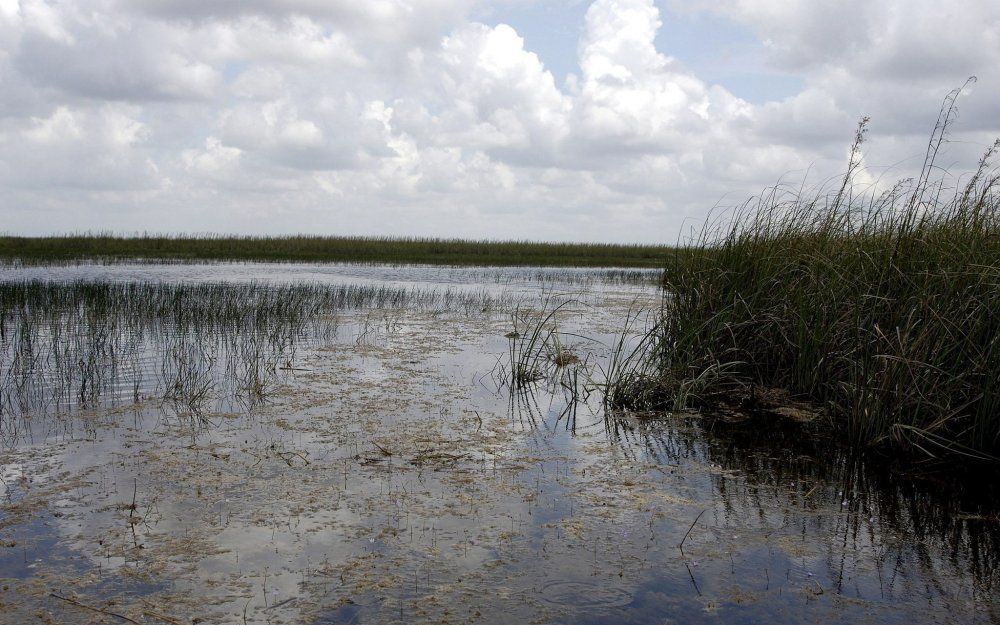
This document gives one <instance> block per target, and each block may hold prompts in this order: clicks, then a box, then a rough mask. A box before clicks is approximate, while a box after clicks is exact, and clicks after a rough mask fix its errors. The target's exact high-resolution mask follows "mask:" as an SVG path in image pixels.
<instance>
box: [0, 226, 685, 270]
mask: <svg viewBox="0 0 1000 625" xmlns="http://www.w3.org/2000/svg"><path fill="white" fill-rule="evenodd" d="M669 256H670V248H669V247H666V246H659V245H613V244H601V243H534V242H528V241H488V240H481V241H472V240H459V239H420V238H388V237H378V238H365V237H321V236H305V235H301V236H288V237H265V236H184V235H177V236H169V235H167V236H161V235H142V236H132V237H128V236H116V235H111V234H76V235H64V236H48V237H19V236H0V259H5V260H7V261H15V260H17V261H21V262H29V263H32V262H33V263H39V262H65V261H74V260H97V259H99V260H116V259H117V260H120V259H132V258H144V259H159V260H181V261H198V260H220V261H289V262H361V263H399V264H403V263H406V264H409V263H417V264H442V265H480V266H486V265H503V266H517V265H521V266H558V267H569V266H573V267H662V266H663V265H664V263H665V262H666V260H667V258H668V257H669Z"/></svg>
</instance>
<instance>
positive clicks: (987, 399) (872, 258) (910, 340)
mask: <svg viewBox="0 0 1000 625" xmlns="http://www.w3.org/2000/svg"><path fill="white" fill-rule="evenodd" d="M957 96H958V90H956V91H955V92H953V93H951V94H950V95H949V96H948V98H947V99H946V100H945V103H944V106H943V107H942V110H941V113H940V116H939V119H938V122H937V124H936V126H935V129H934V132H933V134H932V138H931V141H930V143H929V145H928V148H927V154H926V158H925V161H924V165H923V169H922V171H921V173H920V175H919V177H918V178H917V179H916V180H907V181H902V182H900V183H898V184H896V185H895V186H893V187H891V188H889V189H888V190H885V191H877V190H876V189H872V188H861V187H859V185H857V184H856V182H855V174H856V172H857V171H858V169H859V167H860V163H861V159H860V155H861V152H860V147H861V145H862V142H863V140H864V136H865V131H866V129H867V123H868V120H867V119H864V120H862V122H861V124H860V125H859V128H858V132H857V135H856V137H855V142H854V148H853V150H852V151H851V159H850V162H849V165H848V170H847V173H846V175H845V176H844V178H843V180H842V181H841V183H840V184H839V186H838V187H836V188H835V189H833V190H832V191H827V192H824V191H821V192H818V193H815V194H807V193H802V192H800V191H797V190H794V189H788V188H785V187H775V188H773V189H771V190H769V191H768V192H767V193H765V194H763V195H762V196H760V197H757V198H754V199H753V200H751V201H749V202H747V203H746V204H744V205H743V206H741V207H740V208H739V209H738V210H737V211H736V212H735V214H734V215H732V216H731V218H727V219H726V220H724V221H715V222H712V223H710V224H708V225H706V226H705V228H704V229H703V230H702V231H701V232H700V234H699V235H698V236H697V238H696V240H694V241H693V242H691V243H690V244H689V246H687V248H686V249H685V250H683V251H681V252H679V253H677V254H676V255H674V257H673V259H672V260H671V262H670V263H668V265H667V271H666V274H665V302H664V312H663V319H662V324H661V325H660V326H659V327H658V328H657V330H656V337H655V341H654V343H653V344H652V346H651V350H650V352H649V354H648V358H649V359H650V363H651V365H652V367H653V370H654V372H655V375H653V376H643V377H642V380H641V381H642V382H643V383H644V384H645V386H646V387H647V390H645V391H644V393H645V394H646V395H645V396H649V395H650V394H651V393H653V394H657V395H659V396H662V397H666V398H670V400H672V402H673V403H674V404H675V405H686V406H691V407H696V408H708V409H711V408H719V407H732V406H739V407H743V408H749V409H752V408H753V407H754V405H755V402H756V401H757V399H758V398H759V397H761V396H762V395H767V394H768V393H770V392H771V391H772V390H773V389H784V390H786V391H788V392H790V393H791V396H792V397H794V398H798V399H805V400H808V401H809V402H811V403H813V404H814V405H816V406H818V407H820V408H822V409H823V412H824V413H825V415H826V418H827V419H828V421H829V424H830V425H831V426H832V428H834V429H835V430H837V431H839V432H842V433H843V434H844V435H845V436H846V437H847V438H848V439H849V440H851V441H854V442H855V443H859V444H862V445H873V444H883V443H896V444H904V445H906V446H909V447H911V448H917V449H920V450H923V451H924V452H927V453H929V454H937V453H940V452H942V451H945V450H946V451H949V452H953V453H960V454H966V455H973V456H977V457H986V456H988V455H990V456H995V455H996V454H997V453H998V452H1000V386H998V385H997V382H996V381H997V380H998V379H1000V344H998V343H1000V314H998V311H1000V194H998V181H1000V175H998V173H997V171H996V170H995V169H993V168H992V166H991V164H990V163H991V159H992V158H993V157H994V155H995V153H996V151H997V149H998V147H1000V142H998V143H997V144H995V145H994V146H992V147H991V148H990V149H989V150H988V151H987V152H986V153H985V154H984V156H983V157H982V159H981V161H980V162H979V166H978V168H977V169H976V170H974V171H973V172H971V174H969V175H967V176H963V177H962V179H964V180H965V182H964V184H962V185H957V186H949V181H950V180H952V178H950V177H949V176H948V175H947V174H943V175H940V176H938V177H935V176H936V174H935V172H937V171H939V170H938V168H937V167H936V165H935V162H936V161H935V159H936V156H937V154H938V152H939V150H940V147H941V145H942V142H943V141H944V137H945V133H946V129H947V128H948V124H949V123H950V121H951V119H952V117H953V115H954V110H955V99H956V98H957ZM650 387H652V388H653V389H654V390H653V391H650V390H648V388H650ZM613 399H615V400H616V401H617V402H618V403H622V404H628V403H630V398H628V397H623V398H617V397H613ZM619 399H620V401H619Z"/></svg>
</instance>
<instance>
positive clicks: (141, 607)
mask: <svg viewBox="0 0 1000 625" xmlns="http://www.w3.org/2000/svg"><path fill="white" fill-rule="evenodd" d="M4 271H5V272H6V274H5V276H4V277H5V280H4V281H0V282H2V285H0V304H2V314H0V320H2V325H0V337H2V342H3V346H2V349H0V363H2V366H3V370H2V374H3V385H2V393H3V398H4V400H3V402H2V403H0V405H2V409H3V412H2V414H0V422H2V423H3V425H4V427H3V428H0V439H2V441H3V443H4V444H3V448H2V451H0V465H2V473H0V478H2V481H0V484H2V488H3V495H4V500H3V503H2V507H0V541H3V542H2V543H0V572H2V573H0V576H2V577H3V586H2V588H3V589H4V590H2V591H0V603H2V604H3V609H4V612H3V616H0V622H10V623H23V622H35V621H38V622H46V621H47V622H55V623H70V622H72V623H113V622H128V621H129V620H130V621H134V622H139V623H167V624H176V623H185V624H188V623H207V622H211V623H234V624H237V625H239V624H242V623H261V624H264V623H358V622H379V623H392V622H397V623H413V622H435V623H441V622H448V623H505V622H511V620H517V621H521V622H531V621H534V622H539V623H595V624H597V623H648V622H678V623H680V622H684V623H698V622H701V623H715V622H720V621H721V622H730V621H745V620H767V621H768V622H779V623H780V622H785V623H796V622H801V621H803V620H807V619H808V620H812V621H818V622H829V623H840V622H855V621H856V620H858V619H861V618H865V617H868V618H876V619H879V620H882V621H887V622H910V623H919V622H937V621H941V620H947V618H955V619H957V620H959V621H961V622H968V623H991V622H995V620H996V618H998V616H1000V611H998V610H1000V606H998V605H997V602H996V600H995V596H996V588H997V584H998V583H1000V569H998V566H997V565H998V563H1000V544H998V543H1000V540H998V539H1000V532H998V531H997V518H998V516H997V514H998V511H997V509H996V506H995V503H994V502H995V500H996V499H995V490H994V487H993V486H992V485H990V484H974V483H973V482H972V481H967V480H955V479H952V478H949V477H948V476H945V475H942V474H940V473H937V472H928V471H917V472H914V471H913V470H912V467H911V468H910V469H907V471H906V472H900V470H899V469H898V467H891V466H890V467H887V466H884V465H880V464H877V463H875V462H874V461H873V460H872V459H870V458H865V457H861V456H857V455H851V454H849V453H845V451H844V450H843V449H842V448H840V447H838V446H837V445H835V444H832V441H831V440H829V439H828V438H826V435H825V434H824V433H823V432H822V431H816V432H813V433H812V435H811V436H809V437H803V436H802V430H801V429H799V428H790V427H784V426H783V425H782V423H781V422H779V423H768V424H767V425H766V426H763V427H762V426H760V424H759V423H758V422H752V421H742V422H735V421H732V420H715V419H711V418H707V417H708V415H707V414H699V413H694V412H687V411H674V412H673V413H672V414H665V413H651V412H645V411H628V410H625V411H623V410H619V409H616V408H615V406H614V404H615V402H614V401H613V400H612V399H611V397H612V395H613V393H614V391H615V388H616V385H615V383H614V382H615V380H619V379H623V378H632V377H634V376H636V375H637V374H644V375H648V374H649V371H651V370H647V369H645V368H644V367H646V366H647V365H646V364H642V363H649V362H652V361H650V360H649V359H641V358H638V357H637V356H636V355H638V354H647V355H648V353H650V350H651V349H652V350H653V351H654V352H655V349H653V347H651V346H650V343H649V340H650V337H655V336H659V335H658V334H657V333H655V332H652V331H651V330H652V329H653V328H656V327H659V325H660V324H659V320H660V315H661V308H660V307H661V303H662V302H661V297H662V295H661V292H660V290H659V288H658V286H657V284H658V283H657V282H656V281H653V280H649V279H635V280H623V279H622V275H624V274H618V273H613V272H606V271H603V270H592V271H591V270H588V271H568V270H564V269H549V270H544V269H527V270H522V269H499V270H485V269H479V268H469V269H458V268H449V269H438V268H432V267H409V268H406V267H390V266H345V265H332V266H321V267H313V268H311V269H307V268H298V267H296V266H290V265H270V266H269V265H239V264H235V265H234V264H226V263H215V264H208V265H195V264H179V265H177V264H174V265H155V264H144V265H114V266H106V265H94V264H74V265H67V266H54V265H50V266H46V267H20V268H18V267H8V268H7V269H5V270H4ZM40 276H44V279H41V278H40ZM281 276H286V278H287V279H286V280H285V281H282V280H281V279H280V277H281ZM302 277H308V280H307V281H302V280H300V279H299V278H302ZM251 278H252V279H251Z"/></svg>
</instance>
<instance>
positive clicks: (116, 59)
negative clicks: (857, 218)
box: [0, 0, 1000, 243]
mask: <svg viewBox="0 0 1000 625" xmlns="http://www.w3.org/2000/svg"><path fill="white" fill-rule="evenodd" d="M973 75H975V76H976V77H977V78H978V80H977V81H976V82H975V83H974V84H970V85H969V86H968V87H967V88H966V89H965V90H964V92H963V94H962V96H961V97H960V99H959V115H958V118H957V120H956V121H955V123H954V124H953V126H952V127H951V132H950V134H949V137H948V138H949V142H948V144H947V145H945V146H944V149H943V150H942V156H941V161H940V162H941V164H942V165H944V166H945V167H948V168H950V169H952V170H953V171H956V172H959V171H962V170H968V169H969V168H971V167H973V166H974V165H975V163H976V161H977V160H978V157H979V156H980V154H981V153H982V152H983V151H984V150H985V149H986V148H987V147H988V146H989V145H990V144H992V142H993V140H994V139H995V138H996V137H997V136H1000V95H998V94H1000V2H997V1H996V0H952V1H950V2H941V1H940V0H877V1H873V0H836V1H835V0H655V1H654V0H545V1H543V0H217V1H215V2H211V1H207V0H71V1H62V0H48V1H46V0H0V232H7V233H13V234H25V235H38V234H49V233H65V232H80V231H103V232H107V231H111V232H118V233H134V232H143V231H146V232H158V233H208V232H214V233H242V234H291V233H310V234H337V235H390V236H439V237H473V238H489V239H508V238H516V239H531V240H561V241H567V240H575V241H606V242H635V243H674V242H676V241H677V240H678V238H679V237H684V236H686V234H687V233H689V232H691V230H692V229H694V228H697V227H699V226H700V224H701V223H702V222H704V220H705V219H706V218H707V217H708V216H709V215H710V214H717V213H718V211H719V210H721V208H724V207H726V206H732V205H736V204H738V203H740V202H741V201H743V200H744V199H746V198H747V197H749V196H751V195H753V194H755V193H759V192H761V191H762V190H763V189H765V188H766V187H768V186H769V185H772V184H774V183H777V182H779V181H780V182H784V183H789V184H795V185H799V184H806V185H817V184H822V183H823V181H825V180H829V179H831V178H832V177H834V176H836V175H837V174H838V173H839V172H842V171H843V170H844V169H845V168H846V166H847V159H848V154H849V149H850V143H851V140H852V138H853V134H854V129H855V126H856V125H857V122H858V120H859V118H860V117H861V116H863V115H868V116H870V117H871V125H870V132H869V135H868V141H867V143H866V145H865V148H864V163H865V166H866V170H865V171H864V172H863V177H864V178H863V179H864V180H865V181H868V182H870V183H873V184H883V182H884V181H894V180H896V179H898V178H901V177H906V176H912V175H913V174H914V173H915V171H916V169H918V168H919V166H920V163H921V162H922V159H923V154H924V148H925V145H926V142H927V138H928V136H929V135H930V132H931V129H932V127H933V125H934V121H935V119H936V117H937V113H938V108H939V106H940V104H941V101H942V99H943V98H944V96H945V95H946V94H947V93H948V92H949V90H951V89H953V88H956V87H959V86H961V85H962V84H963V83H965V81H966V79H967V78H968V77H969V76H973ZM720 207H721V208H720ZM713 211H714V212H713Z"/></svg>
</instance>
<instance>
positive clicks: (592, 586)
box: [539, 581, 632, 610]
mask: <svg viewBox="0 0 1000 625" xmlns="http://www.w3.org/2000/svg"><path fill="white" fill-rule="evenodd" d="M539 592H540V593H541V595H542V599H543V600H544V601H545V602H546V603H551V604H553V605H559V606H572V607H575V608H578V609H581V610H593V609H595V608H621V607H624V606H627V605H628V604H630V603H632V593H630V592H628V591H627V590H625V589H623V588H614V587H610V586H606V585H603V584H599V583H596V582H574V581H561V582H549V583H548V584H545V585H544V586H542V587H541V588H540V589H539Z"/></svg>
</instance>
